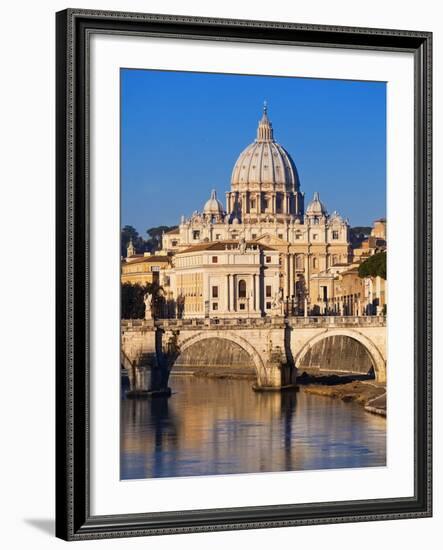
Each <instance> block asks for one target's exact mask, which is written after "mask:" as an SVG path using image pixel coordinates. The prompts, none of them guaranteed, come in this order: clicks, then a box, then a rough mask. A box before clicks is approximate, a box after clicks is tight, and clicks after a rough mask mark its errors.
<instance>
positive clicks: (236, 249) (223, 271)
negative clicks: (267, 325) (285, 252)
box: [170, 240, 282, 318]
mask: <svg viewBox="0 0 443 550" xmlns="http://www.w3.org/2000/svg"><path fill="white" fill-rule="evenodd" d="M279 274H280V254H279V252H278V251H277V250H274V249H273V248H271V247H269V246H266V245H263V244H259V243H256V242H246V241H244V240H240V241H234V240H231V241H219V242H212V243H203V244H199V245H194V246H191V247H189V248H187V249H185V250H183V251H182V252H179V253H177V254H176V256H175V257H174V269H172V270H171V279H170V285H171V289H173V294H174V296H175V300H176V307H177V316H178V317H187V318H192V317H203V316H204V317H223V318H229V317H239V316H245V317H262V316H263V315H281V314H282V299H281V289H280V285H279Z"/></svg>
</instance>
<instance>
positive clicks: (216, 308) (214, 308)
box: [212, 302, 218, 311]
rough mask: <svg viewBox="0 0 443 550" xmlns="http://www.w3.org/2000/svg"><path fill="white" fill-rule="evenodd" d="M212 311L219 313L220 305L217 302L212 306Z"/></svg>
mask: <svg viewBox="0 0 443 550" xmlns="http://www.w3.org/2000/svg"><path fill="white" fill-rule="evenodd" d="M212 310H213V311H217V310H218V304H217V302H214V303H213V304H212Z"/></svg>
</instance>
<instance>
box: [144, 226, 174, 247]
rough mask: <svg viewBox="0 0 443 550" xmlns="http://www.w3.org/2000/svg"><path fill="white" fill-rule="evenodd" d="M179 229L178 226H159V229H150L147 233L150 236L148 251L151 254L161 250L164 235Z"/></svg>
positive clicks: (147, 242) (147, 241) (147, 243)
mask: <svg viewBox="0 0 443 550" xmlns="http://www.w3.org/2000/svg"><path fill="white" fill-rule="evenodd" d="M177 227H178V226H177V225H172V226H169V225H159V226H157V227H151V228H150V229H147V230H146V233H147V234H148V235H149V239H147V240H146V245H147V247H148V250H149V251H150V252H155V251H156V250H160V249H161V246H162V235H163V233H166V232H167V231H171V230H172V229H177Z"/></svg>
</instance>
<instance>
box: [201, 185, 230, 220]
mask: <svg viewBox="0 0 443 550" xmlns="http://www.w3.org/2000/svg"><path fill="white" fill-rule="evenodd" d="M224 213H225V211H224V208H223V205H222V203H221V202H220V201H219V200H218V199H217V193H216V191H215V189H213V190H212V193H211V198H210V199H209V200H208V201H206V204H205V206H204V207H203V214H218V215H220V216H223V215H224Z"/></svg>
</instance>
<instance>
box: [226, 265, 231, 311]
mask: <svg viewBox="0 0 443 550" xmlns="http://www.w3.org/2000/svg"><path fill="white" fill-rule="evenodd" d="M230 277H231V276H230V275H229V274H228V275H226V308H227V310H228V311H231V296H230V288H229V279H230Z"/></svg>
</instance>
